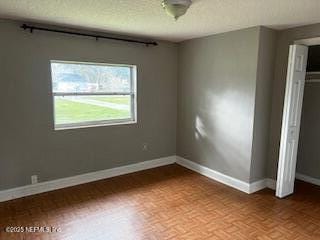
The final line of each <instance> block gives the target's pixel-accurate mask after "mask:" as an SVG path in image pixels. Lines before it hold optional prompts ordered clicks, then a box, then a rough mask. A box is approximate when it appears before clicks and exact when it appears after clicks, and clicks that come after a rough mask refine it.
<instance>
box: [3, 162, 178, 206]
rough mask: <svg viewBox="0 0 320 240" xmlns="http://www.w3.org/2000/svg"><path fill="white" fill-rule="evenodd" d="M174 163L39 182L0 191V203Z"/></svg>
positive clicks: (141, 165) (132, 165)
mask: <svg viewBox="0 0 320 240" xmlns="http://www.w3.org/2000/svg"><path fill="white" fill-rule="evenodd" d="M175 162H176V156H169V157H164V158H158V159H154V160H150V161H145V162H141V163H135V164H130V165H127V166H122V167H117V168H112V169H106V170H101V171H97V172H91V173H86V174H81V175H77V176H72V177H67V178H61V179H57V180H53V181H47V182H41V183H37V184H33V185H26V186H22V187H17V188H12V189H8V190H3V191H0V202H3V201H8V200H12V199H15V198H20V197H25V196H29V195H33V194H38V193H43V192H48V191H52V190H56V189H61V188H66V187H71V186H75V185H79V184H83V183H88V182H93V181H97V180H101V179H106V178H111V177H115V176H120V175H123V174H128V173H133V172H138V171H142V170H146V169H150V168H156V167H160V166H164V165H169V164H173V163H175Z"/></svg>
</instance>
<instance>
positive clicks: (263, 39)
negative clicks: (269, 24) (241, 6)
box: [250, 27, 277, 182]
mask: <svg viewBox="0 0 320 240" xmlns="http://www.w3.org/2000/svg"><path fill="white" fill-rule="evenodd" d="M276 38H277V32H276V31H274V30H271V29H268V28H265V27H261V28H260V38H259V56H258V67H257V82H256V99H255V113H254V130H253V144H252V164H251V171H250V182H254V181H257V180H261V179H264V178H266V176H267V162H268V150H269V149H268V146H269V132H270V130H269V127H270V117H271V96H272V82H273V73H274V60H275V47H276Z"/></svg>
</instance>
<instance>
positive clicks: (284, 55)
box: [268, 24, 320, 179]
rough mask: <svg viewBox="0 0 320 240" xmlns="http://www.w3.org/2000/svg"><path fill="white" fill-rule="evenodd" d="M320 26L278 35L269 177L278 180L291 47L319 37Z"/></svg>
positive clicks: (295, 29)
mask: <svg viewBox="0 0 320 240" xmlns="http://www.w3.org/2000/svg"><path fill="white" fill-rule="evenodd" d="M319 36H320V24H314V25H308V26H303V27H298V28H292V29H288V30H284V31H280V32H279V34H278V40H277V47H276V60H275V73H274V81H273V88H272V113H271V121H270V142H269V157H268V158H269V161H268V177H271V178H273V179H276V175H277V164H278V155H279V145H280V133H281V122H282V110H283V101H284V92H285V83H286V74H287V65H288V54H289V45H290V44H293V42H294V41H295V40H298V39H305V38H312V37H319Z"/></svg>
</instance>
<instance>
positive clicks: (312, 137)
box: [297, 46, 320, 179]
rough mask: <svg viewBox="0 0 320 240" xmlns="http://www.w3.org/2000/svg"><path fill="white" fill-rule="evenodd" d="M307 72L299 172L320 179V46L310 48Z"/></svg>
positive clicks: (298, 163)
mask: <svg viewBox="0 0 320 240" xmlns="http://www.w3.org/2000/svg"><path fill="white" fill-rule="evenodd" d="M307 72H308V73H309V74H307V77H306V85H305V90H304V99H303V107H302V116H301V129H300V139H299V150H298V161H297V173H299V174H303V175H306V176H309V177H312V178H316V179H320V46H312V47H310V48H309V58H308V66H307ZM311 72H312V73H313V74H310V73H311Z"/></svg>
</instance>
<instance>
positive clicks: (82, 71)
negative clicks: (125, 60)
mask: <svg viewBox="0 0 320 240" xmlns="http://www.w3.org/2000/svg"><path fill="white" fill-rule="evenodd" d="M51 78H52V93H53V101H54V126H55V129H65V128H77V127H87V126H101V125H112V124H126V123H134V122H136V67H135V66H128V65H110V64H100V63H80V62H62V61H51Z"/></svg>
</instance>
